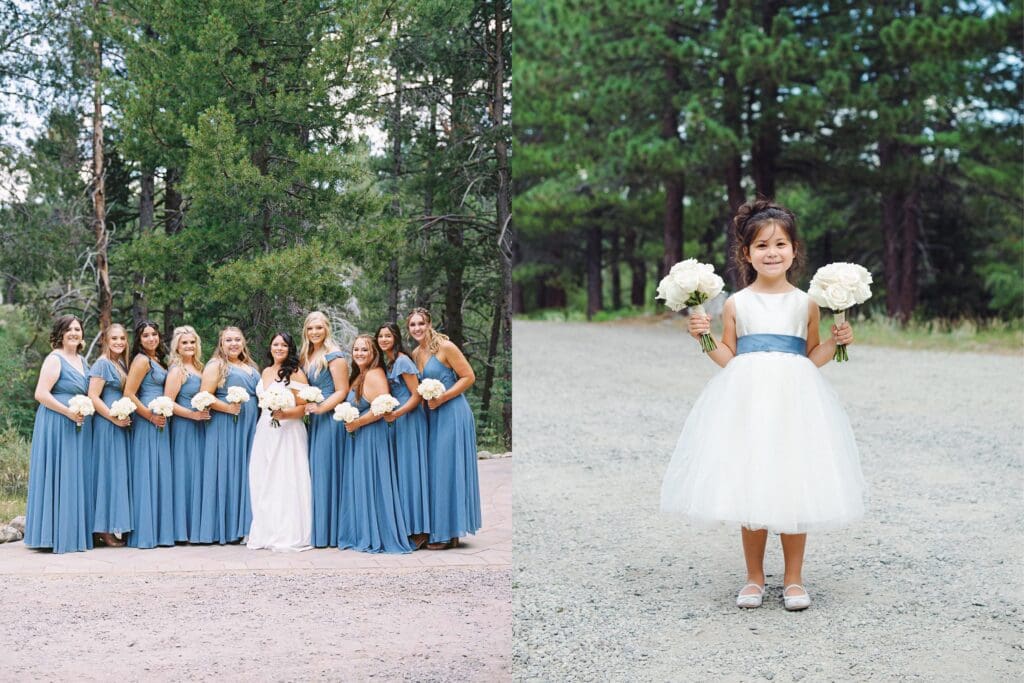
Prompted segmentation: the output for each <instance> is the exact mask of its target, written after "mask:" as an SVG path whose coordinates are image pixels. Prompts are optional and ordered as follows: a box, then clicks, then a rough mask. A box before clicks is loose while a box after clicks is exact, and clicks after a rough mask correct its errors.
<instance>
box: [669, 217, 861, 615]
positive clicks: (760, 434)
mask: <svg viewBox="0 0 1024 683" xmlns="http://www.w3.org/2000/svg"><path fill="white" fill-rule="evenodd" d="M733 224H734V227H735V231H736V252H735V253H734V254H733V258H734V260H735V263H736V267H737V272H738V273H739V275H740V278H741V280H742V283H743V285H745V288H744V289H741V290H740V291H738V292H736V293H735V294H733V295H732V296H731V297H729V299H728V300H727V301H726V303H725V307H724V309H723V311H722V324H723V328H722V338H721V340H720V341H718V343H717V348H716V349H714V350H712V351H709V352H708V356H710V357H711V359H712V360H713V361H715V362H716V363H718V365H720V366H722V367H723V368H724V370H723V371H722V372H721V373H719V374H718V375H716V376H715V377H714V378H712V379H711V381H710V382H708V384H707V386H706V387H705V389H704V391H703V393H702V394H701V395H700V397H699V398H698V399H697V401H696V402H695V403H694V406H693V409H692V410H691V411H690V415H689V417H687V419H686V424H685V426H684V427H683V432H682V434H681V435H680V437H679V442H678V445H677V446H676V449H675V453H674V454H673V456H672V460H671V462H670V464H669V466H668V471H667V472H666V474H665V479H664V482H663V484H662V489H661V508H662V510H665V511H671V512H680V513H684V514H685V515H687V516H688V517H689V518H691V519H693V520H695V521H706V522H716V521H725V522H735V523H739V524H740V525H741V534H742V540H743V553H744V557H745V559H746V567H747V583H746V585H745V586H743V588H742V589H741V590H740V592H739V595H738V596H737V599H736V604H737V606H739V607H760V605H761V602H762V596H763V595H764V591H765V574H764V550H765V544H766V542H767V537H768V532H769V531H772V532H774V533H779V534H780V535H781V540H782V551H783V555H784V558H785V574H784V588H783V602H784V605H785V608H786V609H787V610H801V609H805V608H807V607H808V606H809V605H810V597H809V595H808V594H807V591H806V590H804V587H803V577H802V567H803V557H804V545H805V542H806V539H807V532H808V531H817V530H820V529H829V528H835V527H839V526H842V525H844V524H846V523H848V522H850V521H852V520H855V519H857V518H859V517H860V516H861V515H862V514H863V503H862V500H861V489H862V486H863V483H862V477H861V471H860V461H859V457H858V454H857V446H856V443H855V442H854V439H853V431H852V430H851V428H850V423H849V420H848V419H847V417H846V414H845V413H844V412H843V409H842V407H841V406H840V404H839V401H838V399H837V397H836V394H835V392H834V391H833V390H832V388H831V386H830V385H829V384H828V382H826V381H825V379H824V378H823V377H822V375H821V373H820V372H819V371H818V370H817V368H818V367H820V366H822V365H824V364H825V363H827V362H828V361H829V360H831V359H832V357H833V354H834V353H835V350H836V344H837V343H838V344H850V343H851V342H852V341H853V331H852V330H851V329H850V326H849V325H848V324H846V323H844V324H843V325H841V326H840V327H838V328H837V327H835V326H833V328H832V337H831V339H828V340H825V341H821V340H820V339H819V336H818V320H819V311H818V307H817V305H815V304H814V302H812V301H811V300H810V299H809V297H808V296H807V294H805V293H804V292H803V291H801V290H799V289H797V288H796V287H794V286H793V284H792V283H791V282H790V278H792V277H793V266H794V264H796V265H799V264H800V262H801V261H802V256H803V254H802V248H801V244H800V243H799V241H798V238H797V232H796V217H795V216H794V215H793V213H792V212H791V211H789V210H788V209H785V208H783V207H781V206H779V205H777V204H774V203H771V202H768V201H765V200H759V201H756V202H751V203H748V204H745V205H743V206H741V207H740V209H739V211H738V213H737V215H736V217H735V218H734V219H733ZM710 331H711V319H710V317H709V316H706V315H704V316H701V315H691V317H690V323H689V332H690V334H691V335H692V336H693V337H694V338H695V339H699V338H700V336H701V335H702V334H709V333H710Z"/></svg>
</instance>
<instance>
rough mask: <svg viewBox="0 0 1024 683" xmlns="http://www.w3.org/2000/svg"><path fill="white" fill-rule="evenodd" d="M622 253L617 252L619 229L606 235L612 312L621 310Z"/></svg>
mask: <svg viewBox="0 0 1024 683" xmlns="http://www.w3.org/2000/svg"><path fill="white" fill-rule="evenodd" d="M621 265H622V253H621V252H620V251H619V229H618V228H612V230H611V232H610V233H609V235H608V274H609V277H610V278H611V285H612V310H613V311H617V310H619V309H620V308H622V270H621Z"/></svg>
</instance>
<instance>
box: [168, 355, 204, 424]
mask: <svg viewBox="0 0 1024 683" xmlns="http://www.w3.org/2000/svg"><path fill="white" fill-rule="evenodd" d="M186 375H187V373H186V371H185V370H183V369H181V368H179V367H173V368H171V369H170V371H168V373H167V380H166V381H165V382H164V396H166V397H167V398H169V399H171V400H172V401H174V414H175V415H177V416H178V417H187V418H188V419H190V420H196V421H199V420H209V419H210V411H208V410H191V409H190V408H186V407H185V406H183V405H180V404H179V403H178V400H177V399H178V394H179V393H180V392H181V385H182V384H184V383H185V380H186V379H187V377H186Z"/></svg>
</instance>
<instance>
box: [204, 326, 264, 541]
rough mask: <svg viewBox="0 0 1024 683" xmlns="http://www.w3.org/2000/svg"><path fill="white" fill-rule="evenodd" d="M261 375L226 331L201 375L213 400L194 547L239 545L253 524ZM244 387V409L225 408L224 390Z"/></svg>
mask: <svg viewBox="0 0 1024 683" xmlns="http://www.w3.org/2000/svg"><path fill="white" fill-rule="evenodd" d="M259 380H260V373H259V369H258V368H257V367H256V363H254V362H253V360H252V356H251V354H250V353H249V349H248V347H247V346H246V344H245V336H244V335H243V334H242V330H240V329H238V328H237V327H225V328H224V329H223V330H221V333H220V338H219V339H218V340H217V348H216V350H215V351H214V352H213V357H211V358H210V362H209V363H207V364H206V367H205V368H204V369H203V380H202V385H201V387H200V390H201V391H208V392H210V393H211V394H214V395H215V396H216V397H217V400H216V401H215V402H214V403H213V405H211V406H210V410H211V415H212V417H211V418H210V422H209V424H208V425H207V426H206V444H205V445H204V447H203V475H202V482H203V496H202V505H201V506H200V508H201V509H200V512H199V536H198V541H196V542H198V543H220V544H221V545H223V544H225V543H238V542H239V541H241V540H242V538H243V537H245V536H246V535H248V533H249V526H250V525H251V524H252V506H251V503H250V501H249V453H250V451H251V450H252V438H253V434H254V433H255V432H256V418H257V415H258V413H259V408H257V407H256V383H257V382H259ZM231 387H242V388H243V389H245V391H246V393H247V394H249V400H248V401H247V402H245V403H228V402H227V400H226V398H227V395H228V389H229V388H231Z"/></svg>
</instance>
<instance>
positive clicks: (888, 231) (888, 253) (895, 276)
mask: <svg viewBox="0 0 1024 683" xmlns="http://www.w3.org/2000/svg"><path fill="white" fill-rule="evenodd" d="M898 147H899V145H898V143H896V142H894V141H893V140H882V141H881V142H879V144H878V159H879V167H880V170H881V174H882V177H883V178H885V177H886V176H887V175H888V174H889V173H891V171H892V167H893V165H894V164H896V163H897V161H896V159H897V155H898ZM902 208H903V195H902V193H901V192H900V191H899V189H898V188H892V187H887V188H886V189H884V190H883V192H882V269H883V270H884V271H885V273H884V275H885V308H886V313H888V314H889V316H890V317H897V316H898V315H899V313H900V300H901V291H900V289H901V285H902V282H903V281H902V278H901V277H900V266H901V265H902V262H903V260H902V255H901V248H902V246H903V245H902V240H901V239H900V219H901V217H902V216H901V214H902Z"/></svg>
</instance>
